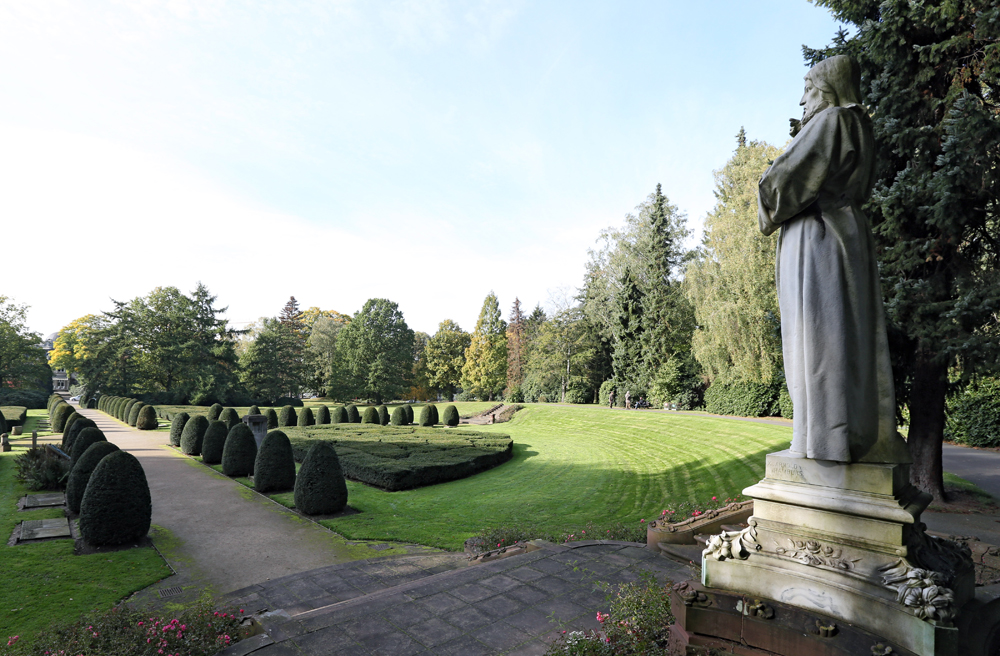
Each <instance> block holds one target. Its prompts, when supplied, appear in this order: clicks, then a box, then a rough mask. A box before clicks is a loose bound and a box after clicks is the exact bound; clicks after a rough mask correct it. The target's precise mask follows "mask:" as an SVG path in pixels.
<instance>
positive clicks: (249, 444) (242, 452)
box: [222, 424, 257, 476]
mask: <svg viewBox="0 0 1000 656" xmlns="http://www.w3.org/2000/svg"><path fill="white" fill-rule="evenodd" d="M256 459H257V441H256V440H255V439H253V431H251V430H250V427H249V426H247V425H246V424H236V425H235V426H233V427H232V428H230V429H229V434H228V435H227V436H226V444H225V446H224V447H223V448H222V473H223V474H225V475H226V476H250V475H251V474H253V465H254V461H255V460H256Z"/></svg>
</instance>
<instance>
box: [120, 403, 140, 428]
mask: <svg viewBox="0 0 1000 656" xmlns="http://www.w3.org/2000/svg"><path fill="white" fill-rule="evenodd" d="M136 403H139V401H138V400H137V399H129V400H128V401H126V402H125V407H123V408H122V411H121V414H120V415H119V417H118V420H119V421H124V422H125V423H126V424H127V423H128V417H129V415H130V414H132V406H134V405H135V404H136Z"/></svg>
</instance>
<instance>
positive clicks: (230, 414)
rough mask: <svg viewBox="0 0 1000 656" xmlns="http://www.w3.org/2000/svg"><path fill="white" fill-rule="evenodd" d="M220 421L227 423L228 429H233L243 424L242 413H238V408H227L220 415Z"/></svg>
mask: <svg viewBox="0 0 1000 656" xmlns="http://www.w3.org/2000/svg"><path fill="white" fill-rule="evenodd" d="M219 421H224V422H226V427H227V428H232V427H233V426H235V425H236V424H239V423H241V420H240V413H238V412H236V408H226V409H225V410H223V411H222V412H221V413H220V414H219Z"/></svg>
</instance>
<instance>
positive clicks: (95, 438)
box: [69, 427, 108, 465]
mask: <svg viewBox="0 0 1000 656" xmlns="http://www.w3.org/2000/svg"><path fill="white" fill-rule="evenodd" d="M107 439H108V438H106V437H104V432H103V431H101V429H100V428H93V427H91V428H84V429H83V430H82V431H80V434H79V435H77V436H76V439H75V440H73V451H72V452H71V453H70V454H69V459H70V462H72V463H73V464H74V465H75V464H76V461H77V460H79V459H80V456H82V455H83V452H84V451H86V450H87V448H88V447H90V445H91V444H93V443H94V442H107Z"/></svg>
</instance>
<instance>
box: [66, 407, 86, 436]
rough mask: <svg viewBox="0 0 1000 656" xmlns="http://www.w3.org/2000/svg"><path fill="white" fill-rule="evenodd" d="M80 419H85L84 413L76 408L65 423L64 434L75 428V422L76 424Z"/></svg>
mask: <svg viewBox="0 0 1000 656" xmlns="http://www.w3.org/2000/svg"><path fill="white" fill-rule="evenodd" d="M78 419H83V415H81V414H80V413H79V412H77V411H76V410H74V411H73V413H72V414H70V416H69V417H66V423H65V424H63V435H65V434H66V433H68V432H69V431H71V430H73V424H75V423H76V421H77V420H78Z"/></svg>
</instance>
